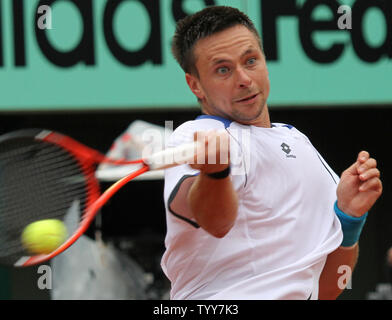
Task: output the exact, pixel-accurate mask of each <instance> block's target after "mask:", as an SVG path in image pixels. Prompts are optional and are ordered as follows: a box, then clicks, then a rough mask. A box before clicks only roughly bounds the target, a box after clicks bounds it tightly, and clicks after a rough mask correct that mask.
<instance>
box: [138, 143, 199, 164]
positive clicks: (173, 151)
mask: <svg viewBox="0 0 392 320" xmlns="http://www.w3.org/2000/svg"><path fill="white" fill-rule="evenodd" d="M201 147H203V145H202V144H201V143H199V142H191V143H187V144H183V145H180V146H178V147H174V148H167V149H165V150H162V151H159V152H156V153H154V154H152V155H151V156H148V157H146V158H144V159H143V161H144V163H145V164H147V165H148V166H149V168H150V170H161V169H166V168H171V167H174V166H178V165H181V164H189V163H193V161H194V159H195V155H196V154H197V152H198V151H200V150H201Z"/></svg>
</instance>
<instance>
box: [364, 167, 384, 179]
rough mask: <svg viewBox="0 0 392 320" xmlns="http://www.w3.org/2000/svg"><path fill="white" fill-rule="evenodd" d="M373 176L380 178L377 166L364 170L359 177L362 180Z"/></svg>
mask: <svg viewBox="0 0 392 320" xmlns="http://www.w3.org/2000/svg"><path fill="white" fill-rule="evenodd" d="M372 178H380V170H378V169H377V168H371V169H368V170H366V171H364V172H362V173H361V174H360V175H359V179H360V180H361V181H366V180H369V179H372Z"/></svg>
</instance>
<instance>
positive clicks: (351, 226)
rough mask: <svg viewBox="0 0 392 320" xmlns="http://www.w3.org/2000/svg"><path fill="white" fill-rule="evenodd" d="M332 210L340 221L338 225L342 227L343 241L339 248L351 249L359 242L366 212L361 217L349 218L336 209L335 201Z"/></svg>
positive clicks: (336, 203)
mask: <svg viewBox="0 0 392 320" xmlns="http://www.w3.org/2000/svg"><path fill="white" fill-rule="evenodd" d="M334 209H335V213H336V215H337V216H338V218H339V220H340V224H341V225H342V231H343V241H342V243H341V246H343V247H351V246H353V245H354V244H356V243H357V242H358V240H359V237H360V235H361V232H362V228H363V226H364V225H365V222H366V218H367V216H368V212H366V213H365V214H364V215H363V216H361V217H352V216H349V215H347V214H345V213H344V212H343V211H341V210H340V209H339V208H338V202H337V201H335V205H334Z"/></svg>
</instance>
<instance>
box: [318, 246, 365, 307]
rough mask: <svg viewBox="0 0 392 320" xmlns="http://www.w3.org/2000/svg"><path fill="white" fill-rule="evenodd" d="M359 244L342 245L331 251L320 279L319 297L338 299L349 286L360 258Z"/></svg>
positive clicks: (322, 298) (321, 298)
mask: <svg viewBox="0 0 392 320" xmlns="http://www.w3.org/2000/svg"><path fill="white" fill-rule="evenodd" d="M358 252H359V246H358V243H356V244H355V245H354V246H352V247H342V246H340V247H339V248H337V249H336V250H335V251H333V252H332V253H330V254H329V255H328V257H327V261H326V262H325V266H324V269H323V271H322V273H321V276H320V280H319V299H320V300H333V299H336V298H337V297H338V296H339V295H340V294H341V293H342V291H343V290H344V288H345V287H346V286H347V284H348V281H349V280H350V278H351V274H352V273H353V271H354V268H355V265H356V263H357V260H358Z"/></svg>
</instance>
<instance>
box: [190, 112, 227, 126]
mask: <svg viewBox="0 0 392 320" xmlns="http://www.w3.org/2000/svg"><path fill="white" fill-rule="evenodd" d="M201 119H213V120H218V121H220V122H222V123H223V125H224V126H225V129H227V128H228V127H230V124H231V123H232V122H233V121H231V120H229V119H225V118H222V117H219V116H211V115H208V114H203V115H201V116H198V117H197V118H196V120H201Z"/></svg>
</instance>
